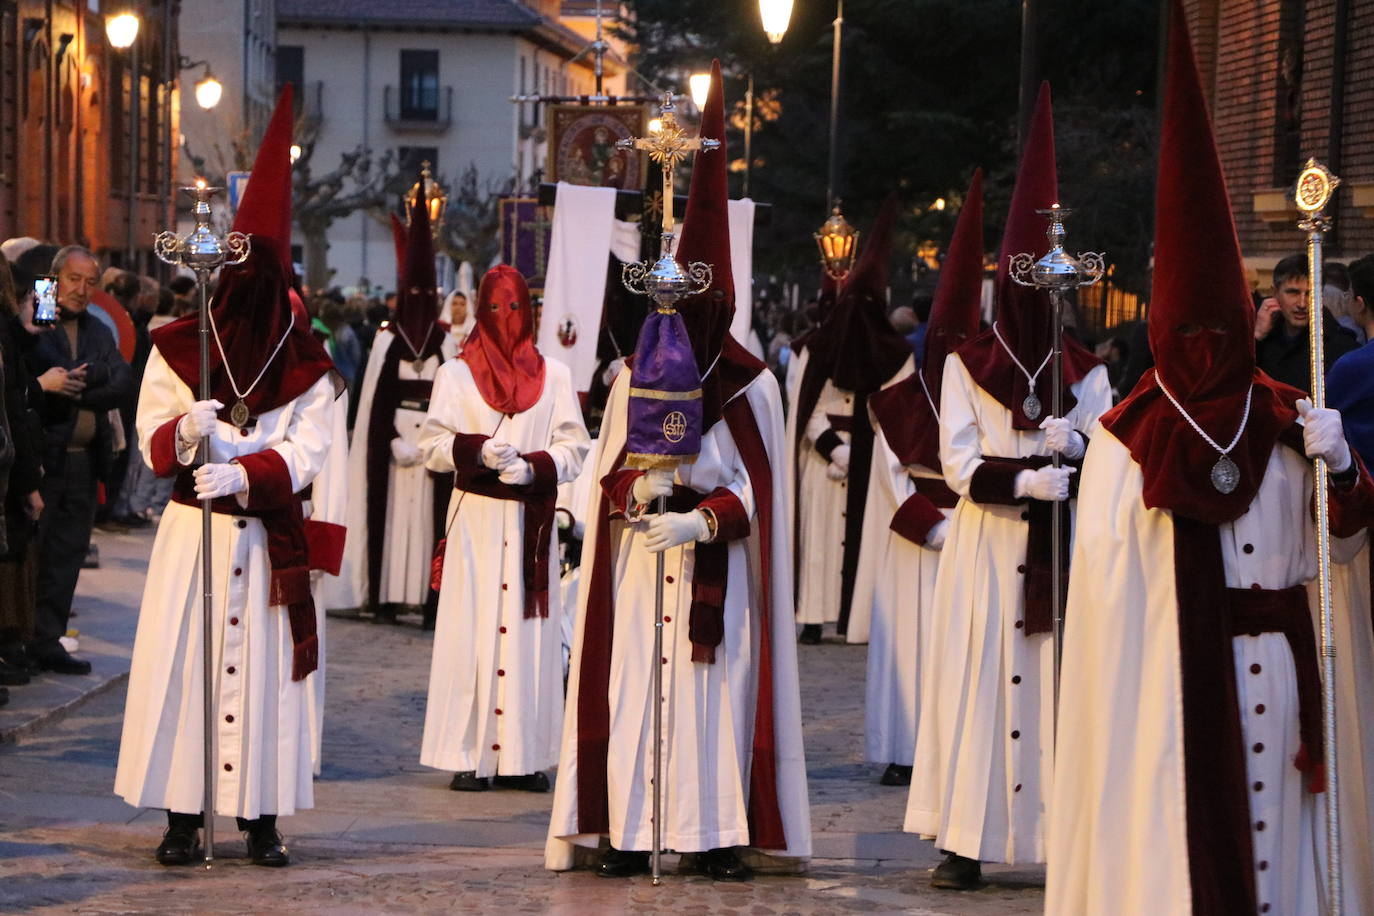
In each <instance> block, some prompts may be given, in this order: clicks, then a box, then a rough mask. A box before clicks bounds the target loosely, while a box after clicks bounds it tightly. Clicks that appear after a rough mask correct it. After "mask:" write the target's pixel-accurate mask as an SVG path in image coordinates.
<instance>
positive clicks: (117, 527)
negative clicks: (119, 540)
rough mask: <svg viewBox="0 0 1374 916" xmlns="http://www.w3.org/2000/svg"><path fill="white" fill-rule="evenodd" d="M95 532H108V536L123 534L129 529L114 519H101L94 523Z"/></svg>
mask: <svg viewBox="0 0 1374 916" xmlns="http://www.w3.org/2000/svg"><path fill="white" fill-rule="evenodd" d="M95 527H96V530H97V531H108V532H109V533H110V534H124V533H126V532H127V531H128V530H129V528H128V526H127V525H125V524H124V523H123V522H121V521H120V520H119V519H116V518H107V519H102V520H101V521H98V522H96V523H95Z"/></svg>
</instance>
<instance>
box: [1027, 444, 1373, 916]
mask: <svg viewBox="0 0 1374 916" xmlns="http://www.w3.org/2000/svg"><path fill="white" fill-rule="evenodd" d="M1198 473H1203V474H1205V473H1207V469H1206V468H1203V469H1202V470H1201V471H1199V472H1198ZM1143 480H1144V478H1143V476H1142V474H1141V470H1140V466H1139V465H1138V464H1136V462H1135V461H1134V460H1133V459H1132V457H1131V454H1130V452H1129V451H1128V450H1127V448H1126V447H1125V446H1124V445H1123V444H1122V443H1121V442H1120V440H1118V439H1117V438H1116V437H1115V436H1113V435H1112V434H1110V433H1108V432H1106V431H1103V430H1099V431H1098V433H1097V434H1096V435H1095V436H1094V438H1093V441H1092V444H1091V446H1090V447H1089V449H1088V455H1087V458H1086V461H1085V463H1084V466H1083V480H1082V482H1081V485H1080V487H1079V498H1078V530H1077V542H1076V545H1075V549H1074V558H1073V569H1074V573H1073V578H1072V580H1071V584H1070V587H1069V604H1068V612H1067V613H1068V624H1067V632H1066V639H1065V646H1064V670H1063V681H1062V685H1061V707H1060V712H1059V742H1060V747H1061V748H1063V749H1068V748H1072V752H1071V753H1070V752H1067V750H1066V751H1065V752H1063V753H1061V754H1060V759H1059V761H1058V765H1057V769H1056V772H1055V784H1054V793H1053V796H1052V800H1051V805H1050V816H1049V826H1050V829H1049V881H1048V886H1047V894H1046V911H1047V912H1049V913H1056V914H1066V916H1067V914H1080V913H1108V912H1110V913H1117V914H1123V916H1131V914H1142V916H1143V914H1157V913H1182V914H1188V913H1195V912H1201V911H1200V910H1198V909H1196V907H1195V901H1194V898H1193V893H1192V888H1191V881H1190V856H1189V842H1188V822H1187V805H1186V804H1185V802H1186V793H1185V789H1186V786H1185V779H1184V777H1185V753H1184V737H1183V735H1184V712H1183V701H1182V694H1183V683H1182V673H1181V671H1182V669H1181V664H1180V632H1179V606H1178V597H1177V596H1178V590H1179V589H1180V588H1184V587H1186V581H1180V580H1179V579H1177V578H1176V570H1177V566H1178V563H1177V561H1176V557H1175V536H1176V534H1175V531H1176V522H1175V519H1174V515H1173V513H1172V512H1170V511H1168V510H1164V509H1147V508H1146V507H1145V505H1144V501H1143V498H1142V495H1141V494H1142V488H1143ZM1332 494H1333V495H1332V498H1333V500H1335V499H1338V498H1339V497H1338V495H1337V494H1336V491H1335V490H1334V489H1333V490H1332ZM1311 506H1312V468H1311V465H1310V464H1309V462H1308V461H1307V460H1306V459H1305V458H1304V457H1303V456H1302V455H1300V454H1299V453H1298V452H1297V451H1295V450H1294V449H1292V448H1289V447H1288V446H1286V445H1283V444H1278V445H1275V447H1274V449H1273V451H1272V452H1271V453H1270V457H1269V461H1268V464H1267V466H1266V468H1265V470H1264V478H1263V481H1262V482H1261V484H1260V487H1259V491H1258V493H1257V494H1256V496H1255V498H1254V499H1253V501H1252V502H1251V504H1250V508H1249V510H1248V511H1247V512H1246V513H1245V514H1244V515H1242V516H1241V517H1239V518H1237V519H1236V520H1235V521H1234V522H1230V523H1226V524H1222V525H1219V526H1217V529H1218V531H1219V535H1220V541H1221V544H1220V556H1221V560H1222V565H1223V566H1224V569H1225V580H1226V586H1227V587H1228V588H1234V589H1251V588H1256V589H1270V590H1275V589H1286V588H1290V587H1293V586H1301V585H1303V584H1304V583H1306V582H1308V581H1309V580H1310V579H1311V578H1312V577H1313V576H1314V575H1316V572H1317V553H1316V535H1315V529H1314V525H1313V521H1312V508H1311ZM1349 552H1350V548H1349V545H1343V544H1342V543H1341V541H1339V540H1338V539H1334V538H1333V553H1337V554H1344V555H1346V556H1348V555H1349ZM1335 570H1336V571H1335V576H1334V580H1333V581H1334V583H1335V587H1334V589H1333V593H1334V594H1335V595H1336V596H1337V597H1338V598H1341V597H1342V596H1348V595H1349V594H1350V593H1349V591H1348V589H1347V586H1348V584H1349V583H1350V582H1351V581H1352V580H1353V579H1354V578H1356V577H1354V576H1350V575H1349V573H1351V572H1353V570H1352V569H1349V568H1346V569H1342V567H1341V566H1339V565H1337V566H1336V567H1335ZM1185 579H1186V577H1185ZM1364 594H1365V601H1366V602H1367V600H1368V591H1367V590H1366V591H1365V593H1364ZM1336 605H1337V607H1338V608H1340V607H1342V606H1345V601H1344V600H1338V601H1337V602H1336ZM1313 609H1314V610H1315V604H1314V605H1313ZM1357 616H1359V615H1357ZM1347 620H1348V615H1347V614H1346V613H1338V615H1337V621H1338V623H1344V622H1346V621H1347ZM1360 623H1361V625H1362V627H1361V629H1362V633H1361V635H1360V638H1359V639H1358V640H1355V641H1352V642H1351V643H1350V646H1351V648H1353V649H1356V651H1355V652H1353V653H1350V652H1347V649H1346V646H1344V645H1343V646H1342V647H1341V649H1340V651H1339V652H1338V654H1337V658H1338V660H1339V659H1340V658H1341V653H1346V656H1347V658H1351V659H1352V660H1353V659H1354V658H1356V657H1358V658H1359V659H1361V661H1362V662H1363V663H1365V664H1368V662H1369V659H1370V651H1369V647H1370V629H1369V628H1370V623H1369V617H1368V604H1367V603H1366V604H1365V605H1364V608H1363V617H1362V619H1361V620H1360ZM1345 632H1346V633H1350V632H1351V630H1347V631H1345ZM1231 646H1232V652H1233V653H1234V664H1235V683H1236V688H1237V705H1238V707H1239V709H1240V726H1241V733H1242V735H1243V745H1244V748H1245V751H1244V760H1245V776H1244V778H1245V781H1246V784H1247V786H1248V787H1249V791H1248V793H1247V795H1248V801H1249V807H1250V811H1249V815H1250V821H1251V824H1252V830H1251V832H1250V842H1251V844H1252V847H1253V862H1252V863H1251V867H1250V868H1249V869H1248V870H1247V871H1248V872H1249V873H1250V874H1252V875H1253V877H1254V881H1255V886H1256V891H1257V901H1258V903H1259V906H1260V909H1261V912H1268V913H1275V914H1279V913H1282V914H1308V913H1312V914H1316V913H1321V912H1324V909H1323V903H1322V898H1321V891H1320V885H1321V881H1322V874H1323V870H1324V866H1323V860H1324V857H1325V851H1324V834H1323V817H1324V814H1323V812H1324V804H1325V798H1326V796H1325V795H1323V794H1313V793H1311V792H1310V791H1308V776H1307V775H1305V774H1304V773H1303V772H1301V771H1299V770H1298V768H1297V767H1296V766H1295V765H1294V761H1295V759H1297V758H1298V757H1299V745H1300V738H1299V729H1298V725H1299V719H1298V708H1299V707H1298V699H1299V698H1298V690H1297V681H1296V667H1295V664H1294V655H1293V652H1292V650H1291V649H1290V644H1289V642H1288V639H1287V638H1286V637H1285V636H1284V635H1283V634H1281V633H1273V632H1264V633H1261V634H1260V635H1258V636H1255V635H1240V636H1234V637H1232V640H1231ZM1352 670H1353V669H1352V668H1351V667H1348V666H1347V664H1345V663H1341V664H1340V670H1338V682H1339V683H1341V684H1342V686H1343V689H1342V696H1341V698H1340V699H1341V702H1342V703H1343V704H1344V705H1345V707H1346V712H1344V713H1342V718H1341V724H1345V723H1346V722H1351V723H1352V724H1351V727H1350V728H1349V729H1348V730H1347V731H1346V732H1345V734H1344V735H1342V741H1344V740H1346V738H1349V739H1350V740H1351V741H1352V742H1355V744H1356V746H1358V744H1359V743H1360V742H1364V746H1365V747H1368V741H1369V738H1368V737H1367V731H1368V729H1361V728H1359V727H1357V726H1355V725H1354V721H1355V720H1356V719H1358V714H1357V713H1355V706H1354V705H1353V701H1355V699H1356V696H1358V691H1352V692H1346V690H1348V689H1349V688H1348V687H1345V686H1344V685H1346V684H1348V683H1349V680H1350V678H1351V674H1352ZM1361 689H1362V690H1363V691H1364V692H1365V693H1367V692H1368V685H1367V684H1366V685H1365V687H1363V688H1361ZM1217 702H1219V703H1220V702H1223V700H1222V698H1218V699H1217ZM1366 711H1367V710H1366ZM1358 753H1359V751H1358V750H1357V749H1356V747H1348V748H1342V753H1341V761H1342V765H1343V766H1342V790H1343V791H1346V790H1347V786H1348V787H1349V788H1350V789H1351V790H1353V792H1354V793H1360V794H1362V793H1361V790H1362V789H1363V790H1364V791H1367V786H1368V783H1367V782H1366V781H1365V777H1364V776H1363V773H1362V772H1361V768H1360V767H1358V766H1357V767H1354V768H1352V769H1350V770H1347V769H1345V768H1344V763H1345V761H1346V760H1348V759H1350V757H1351V755H1357V754H1358ZM1208 765H1210V764H1208ZM1354 797H1355V796H1354V795H1353V794H1352V795H1351V796H1347V797H1346V799H1345V801H1346V802H1347V803H1348V802H1350V801H1352V800H1353V798H1354ZM1366 816H1367V815H1366ZM1366 824H1367V821H1366ZM1357 836H1358V834H1355V833H1352V834H1350V835H1349V836H1348V839H1351V840H1354V841H1355V842H1356V844H1357V845H1354V846H1346V847H1345V850H1346V852H1345V868H1346V871H1347V884H1346V887H1347V888H1348V890H1347V893H1346V899H1345V903H1346V912H1347V913H1352V912H1353V913H1368V912H1369V911H1370V909H1369V908H1370V906H1371V897H1370V895H1369V894H1368V893H1367V890H1368V888H1369V887H1370V877H1369V875H1370V869H1371V862H1370V860H1369V857H1368V847H1367V845H1366V846H1365V847H1364V854H1363V855H1362V856H1361V855H1360V853H1359V846H1358V843H1359V842H1360V840H1359V839H1356V837H1357ZM1363 842H1364V843H1366V844H1367V842H1368V833H1367V832H1365V833H1364V835H1363ZM1228 852H1229V850H1225V849H1224V850H1223V851H1222V854H1223V855H1226V854H1227V853H1228ZM1352 853H1355V855H1352ZM1242 868H1243V866H1242ZM1361 888H1363V890H1361Z"/></svg>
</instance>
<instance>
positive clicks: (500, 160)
mask: <svg viewBox="0 0 1374 916" xmlns="http://www.w3.org/2000/svg"><path fill="white" fill-rule="evenodd" d="M582 5H585V4H582ZM615 7H616V4H613V3H610V2H607V3H606V8H607V11H608V13H609V12H613V11H614V10H613V8H615ZM577 12H578V13H579V14H580V12H581V11H580V10H579V11H577ZM562 13H563V10H562V8H561V4H560V3H559V2H558V0H527V2H519V0H388V2H386V3H375V2H372V0H276V16H277V36H276V76H277V80H278V83H282V82H287V81H290V82H293V83H295V84H296V85H297V86H303V87H305V90H306V91H305V96H306V98H307V100H308V104H314V105H315V109H316V113H317V120H316V121H315V122H314V123H313V124H312V125H311V132H312V134H313V144H312V150H311V158H312V162H311V168H312V172H313V173H314V174H319V173H322V172H326V171H328V170H330V169H333V168H334V167H336V165H337V164H338V162H339V160H340V157H341V156H342V155H343V154H346V153H348V152H350V151H353V150H355V149H357V148H358V147H360V146H361V147H365V148H367V149H369V150H371V151H372V152H373V153H374V154H380V153H382V152H384V151H387V150H392V151H394V153H395V155H396V156H397V157H398V158H399V160H400V162H401V167H402V169H403V170H404V172H405V173H406V175H407V176H410V175H415V176H418V174H419V169H420V164H421V162H423V161H428V162H430V163H431V164H432V167H433V172H434V175H435V177H437V178H439V179H440V180H441V181H442V182H443V183H444V184H445V185H447V186H449V187H452V186H453V184H454V183H455V181H456V180H457V178H458V177H459V176H460V175H462V174H463V173H464V172H465V171H466V170H468V169H469V168H470V167H471V168H474V169H475V170H476V173H477V177H478V181H479V184H480V185H481V186H483V187H488V186H489V187H493V188H495V187H500V186H503V185H505V184H507V183H513V184H514V185H515V186H517V187H523V186H526V185H527V184H528V183H529V182H530V181H531V180H532V179H533V178H535V177H537V176H538V174H539V172H540V170H541V169H542V167H543V163H544V156H545V145H546V143H545V129H544V128H545V125H544V110H543V107H542V106H539V105H534V104H515V103H513V102H512V101H511V97H512V96H515V95H523V94H535V93H539V94H543V95H580V94H590V93H592V92H594V91H595V82H594V75H593V67H592V59H591V56H590V54H588V55H585V56H582V57H580V58H578V54H579V52H581V51H582V50H583V49H584V48H585V47H586V45H587V43H588V41H589V39H588V38H586V37H584V36H583V35H582V34H579V33H578V32H577V31H575V30H574V29H573V28H571V27H569V25H567V24H565V23H564V22H563V21H562V18H561V17H562ZM580 18H585V17H580ZM575 58H576V59H575ZM617 61H618V58H611V59H608V60H607V64H606V68H607V69H606V79H605V82H604V84H603V88H604V90H605V91H606V92H608V93H615V94H624V92H625V88H624V87H625V73H624V69H625V68H624V66H623V65H622V64H619V63H618V62H617ZM398 204H399V201H398ZM328 241H329V254H328V259H329V264H330V266H331V268H332V269H333V270H334V276H333V282H334V283H335V284H337V285H340V286H353V285H357V284H359V283H360V281H363V280H366V281H367V283H368V284H370V285H371V286H373V287H380V288H384V289H392V288H394V286H395V257H394V254H393V251H394V249H393V247H392V242H391V234H390V231H389V229H388V228H387V226H386V224H385V222H384V219H381V218H379V214H374V213H366V212H358V213H354V214H352V215H350V216H348V217H345V218H342V219H339V220H337V221H336V222H335V223H334V224H333V226H332V227H331V229H330V232H329V237H328ZM476 266H477V267H478V268H479V269H480V268H481V267H482V266H484V265H476Z"/></svg>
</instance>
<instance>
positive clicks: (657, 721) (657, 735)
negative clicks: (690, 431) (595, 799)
mask: <svg viewBox="0 0 1374 916" xmlns="http://www.w3.org/2000/svg"><path fill="white" fill-rule="evenodd" d="M654 511H655V512H657V513H658V514H659V515H663V514H665V513H666V512H667V511H668V498H667V497H666V496H660V497H659V498H658V500H657V505H656V506H655V507H654ZM654 569H655V572H656V573H657V575H655V576H654V853H653V857H652V858H653V862H652V866H653V883H654V885H655V886H657V885H659V884H661V883H662V881H663V869H662V859H663V575H664V568H663V551H659V552H658V553H656V554H654Z"/></svg>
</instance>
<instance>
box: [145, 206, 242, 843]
mask: <svg viewBox="0 0 1374 916" xmlns="http://www.w3.org/2000/svg"><path fill="white" fill-rule="evenodd" d="M185 190H188V191H191V192H192V193H193V194H194V195H195V198H196V203H195V207H194V208H193V209H192V211H191V212H192V215H193V216H194V218H195V221H196V226H195V228H194V229H193V230H192V231H191V233H190V234H189V235H187V236H186V237H185V238H181V237H179V236H178V235H177V234H176V233H175V232H172V231H170V230H168V231H165V232H160V233H158V234H157V237H156V238H155V239H154V240H153V253H154V254H155V255H157V258H158V260H160V261H162V262H163V263H164V264H172V265H174V266H177V267H186V268H189V269H190V270H192V271H193V272H194V273H195V275H196V286H197V287H198V288H199V290H200V316H199V319H198V326H199V330H200V336H199V344H200V346H199V350H200V352H199V357H200V359H199V362H200V385H199V390H198V392H197V397H198V398H199V399H200V400H202V401H208V400H210V397H211V389H210V304H209V301H208V300H209V293H208V290H209V286H210V276H211V275H212V274H213V273H214V272H215V271H216V270H218V269H219V268H220V267H222V266H224V265H229V264H241V263H243V261H244V260H245V259H247V257H248V250H249V244H250V243H249V240H248V237H247V236H246V235H244V234H243V233H241V232H231V233H229V234H228V235H227V236H225V237H224V238H222V239H221V238H219V237H218V236H216V235H215V233H214V230H213V229H212V228H211V225H210V222H211V213H210V198H211V196H213V195H214V193H215V192H216V191H218V190H220V189H219V188H211V187H209V186H207V185H206V184H205V182H203V181H198V182H196V185H195V187H192V188H186V189H185ZM196 461H197V462H198V463H200V464H207V463H209V461H210V434H209V433H208V432H207V433H206V434H205V435H204V436H202V437H201V440H200V443H199V445H197V447H196ZM212 511H213V510H212V508H211V503H210V501H209V500H203V501H202V502H201V504H200V512H201V515H200V586H201V632H200V637H201V713H202V719H201V729H202V732H203V734H202V739H203V741H202V747H201V750H202V754H203V756H202V763H203V766H204V769H203V771H202V780H203V783H202V786H201V789H202V795H201V812H202V817H203V821H204V831H205V842H204V844H203V846H202V849H203V852H204V856H205V867H206V868H210V867H211V866H212V864H213V862H214V859H215V794H216V793H215V757H216V754H215V734H216V728H215V689H214V686H215V648H214V636H215V631H214V610H215V608H214V586H213V578H212V576H213V572H214V564H213V563H212V560H211V550H210V538H211V534H212V531H213V529H212V528H211V525H212V520H213V515H212Z"/></svg>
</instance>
